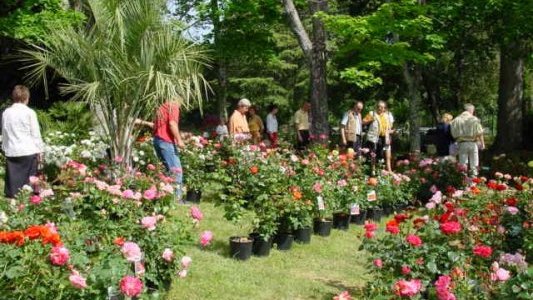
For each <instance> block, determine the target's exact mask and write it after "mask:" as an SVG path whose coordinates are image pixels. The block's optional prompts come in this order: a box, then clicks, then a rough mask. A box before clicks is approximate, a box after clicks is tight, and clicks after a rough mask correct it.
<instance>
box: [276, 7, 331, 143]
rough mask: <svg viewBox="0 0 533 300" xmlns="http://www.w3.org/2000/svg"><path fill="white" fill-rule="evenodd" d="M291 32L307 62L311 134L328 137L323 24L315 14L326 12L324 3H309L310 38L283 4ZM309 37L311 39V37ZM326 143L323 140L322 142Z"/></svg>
mask: <svg viewBox="0 0 533 300" xmlns="http://www.w3.org/2000/svg"><path fill="white" fill-rule="evenodd" d="M282 2H283V7H284V9H285V13H286V14H287V16H288V18H289V21H290V26H291V29H292V30H293V32H294V34H295V35H296V37H297V38H298V42H299V44H300V47H301V48H302V51H303V53H304V55H305V57H306V58H307V62H308V65H309V69H310V74H311V97H310V102H311V117H312V122H311V128H310V129H311V133H312V134H313V135H315V136H317V137H322V136H323V135H325V136H327V135H329V123H328V95H327V81H326V65H327V53H326V30H325V26H324V23H323V21H322V20H321V19H320V18H318V16H317V14H318V13H321V12H327V10H328V1H327V0H310V1H308V5H309V11H310V12H311V14H312V18H313V20H312V28H313V29H312V35H309V33H308V32H307V30H306V28H305V27H304V25H303V23H302V20H301V18H300V14H299V13H298V10H297V9H296V6H295V5H294V2H293V1H292V0H282ZM310 36H311V37H310ZM322 142H325V140H322Z"/></svg>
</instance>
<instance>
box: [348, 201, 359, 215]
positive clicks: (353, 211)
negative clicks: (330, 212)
mask: <svg viewBox="0 0 533 300" xmlns="http://www.w3.org/2000/svg"><path fill="white" fill-rule="evenodd" d="M360 213H361V212H360V209H359V204H355V203H352V205H351V206H350V214H351V215H352V216H355V215H358V214H360Z"/></svg>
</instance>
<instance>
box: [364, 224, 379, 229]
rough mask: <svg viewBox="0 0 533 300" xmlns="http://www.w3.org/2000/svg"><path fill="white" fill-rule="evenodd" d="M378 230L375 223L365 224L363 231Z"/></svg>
mask: <svg viewBox="0 0 533 300" xmlns="http://www.w3.org/2000/svg"><path fill="white" fill-rule="evenodd" d="M377 229H378V225H376V224H375V223H366V224H365V230H366V231H375V230H377Z"/></svg>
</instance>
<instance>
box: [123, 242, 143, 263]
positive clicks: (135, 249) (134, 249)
mask: <svg viewBox="0 0 533 300" xmlns="http://www.w3.org/2000/svg"><path fill="white" fill-rule="evenodd" d="M120 251H121V252H122V254H123V255H124V257H125V258H126V260H127V261H129V262H135V261H140V260H141V259H142V252H141V248H139V245H137V244H136V243H134V242H125V243H124V245H122V248H121V249H120Z"/></svg>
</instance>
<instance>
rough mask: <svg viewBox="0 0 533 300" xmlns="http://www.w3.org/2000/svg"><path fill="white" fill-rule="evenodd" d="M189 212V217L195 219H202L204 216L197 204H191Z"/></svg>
mask: <svg viewBox="0 0 533 300" xmlns="http://www.w3.org/2000/svg"><path fill="white" fill-rule="evenodd" d="M190 214H191V218H193V219H195V220H197V221H202V219H203V218H204V215H203V214H202V211H201V210H200V208H199V207H198V206H192V207H191V210H190Z"/></svg>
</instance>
